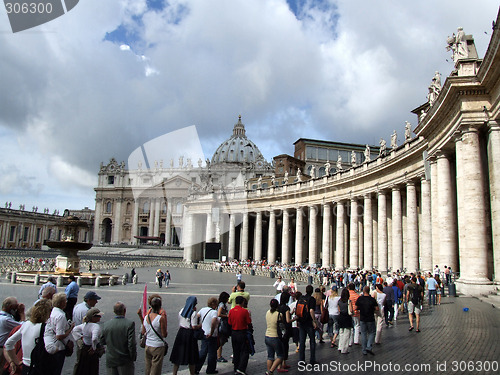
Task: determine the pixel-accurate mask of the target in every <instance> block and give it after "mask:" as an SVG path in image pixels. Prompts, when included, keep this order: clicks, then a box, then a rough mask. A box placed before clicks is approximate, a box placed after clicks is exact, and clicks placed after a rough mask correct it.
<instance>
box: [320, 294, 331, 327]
mask: <svg viewBox="0 0 500 375" xmlns="http://www.w3.org/2000/svg"><path fill="white" fill-rule="evenodd" d="M329 318H330V316H329V314H328V297H326V303H325V306H323V310H322V311H321V317H320V318H319V322H320V323H321V324H326V323H328V319H329Z"/></svg>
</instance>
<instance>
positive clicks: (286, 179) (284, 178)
mask: <svg viewBox="0 0 500 375" xmlns="http://www.w3.org/2000/svg"><path fill="white" fill-rule="evenodd" d="M283 182H284V183H285V185H286V184H288V171H285V177H283Z"/></svg>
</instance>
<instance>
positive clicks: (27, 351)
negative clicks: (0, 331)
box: [4, 299, 52, 375]
mask: <svg viewBox="0 0 500 375" xmlns="http://www.w3.org/2000/svg"><path fill="white" fill-rule="evenodd" d="M51 311H52V302H51V301H49V300H47V299H43V300H40V301H39V302H38V303H37V304H36V305H35V306H33V308H32V309H31V316H30V319H29V320H28V321H26V322H25V323H24V324H23V325H22V326H21V328H19V329H18V330H17V331H16V333H14V334H13V335H12V336H10V337H9V338H8V339H7V341H6V342H5V347H4V349H5V350H4V353H5V355H6V357H7V359H8V361H9V363H10V370H11V373H15V371H16V370H17V368H19V367H21V366H22V374H40V375H41V374H47V373H48V369H47V368H46V367H45V366H46V365H47V356H45V355H44V353H46V352H45V344H44V342H43V333H44V331H45V322H46V321H47V319H48V318H49V316H50V312H51ZM19 340H21V345H22V349H23V359H22V362H20V361H19V359H18V358H17V356H16V353H15V349H14V346H15V345H16V343H17V342H18V341H19ZM35 348H36V350H35Z"/></svg>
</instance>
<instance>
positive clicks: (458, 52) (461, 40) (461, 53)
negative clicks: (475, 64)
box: [446, 27, 469, 63]
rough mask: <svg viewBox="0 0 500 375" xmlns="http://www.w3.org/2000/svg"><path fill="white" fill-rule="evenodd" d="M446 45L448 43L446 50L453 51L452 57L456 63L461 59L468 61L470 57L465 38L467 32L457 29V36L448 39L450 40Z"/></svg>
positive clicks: (447, 40) (460, 28)
mask: <svg viewBox="0 0 500 375" xmlns="http://www.w3.org/2000/svg"><path fill="white" fill-rule="evenodd" d="M446 43H448V46H447V47H446V50H447V51H450V50H451V51H453V53H452V56H451V57H452V58H453V62H455V63H456V62H457V61H458V60H459V59H466V58H467V57H469V50H468V48H467V39H466V38H465V32H464V29H463V28H462V27H459V28H458V29H457V35H455V33H453V35H452V36H451V37H448V39H446Z"/></svg>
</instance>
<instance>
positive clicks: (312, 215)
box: [309, 206, 318, 264]
mask: <svg viewBox="0 0 500 375" xmlns="http://www.w3.org/2000/svg"><path fill="white" fill-rule="evenodd" d="M317 215H318V209H317V208H316V206H311V207H309V264H314V263H316V261H317V255H318V235H317V228H316V225H317Z"/></svg>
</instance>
